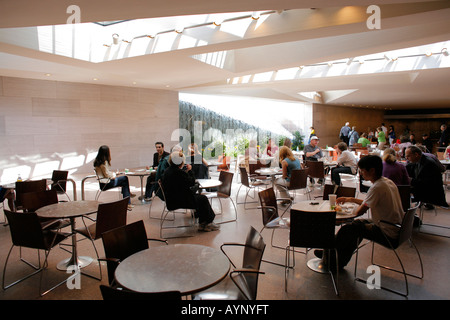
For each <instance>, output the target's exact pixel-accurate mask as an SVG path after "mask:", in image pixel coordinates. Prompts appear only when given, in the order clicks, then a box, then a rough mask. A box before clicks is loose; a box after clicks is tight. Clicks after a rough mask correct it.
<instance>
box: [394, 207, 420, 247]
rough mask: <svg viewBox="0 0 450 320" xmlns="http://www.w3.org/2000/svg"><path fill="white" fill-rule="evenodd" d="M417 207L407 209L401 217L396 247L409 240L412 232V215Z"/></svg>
mask: <svg viewBox="0 0 450 320" xmlns="http://www.w3.org/2000/svg"><path fill="white" fill-rule="evenodd" d="M418 207H419V206H418V205H417V206H415V207H413V208H409V209H408V210H407V211H406V213H405V215H404V216H403V220H402V225H401V227H400V231H399V234H398V243H397V244H396V246H397V247H398V246H399V245H401V244H402V243H404V242H405V241H407V240H409V239H411V236H412V232H413V224H414V215H415V214H416V210H417V208H418Z"/></svg>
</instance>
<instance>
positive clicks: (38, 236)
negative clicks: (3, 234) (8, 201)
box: [3, 210, 49, 250]
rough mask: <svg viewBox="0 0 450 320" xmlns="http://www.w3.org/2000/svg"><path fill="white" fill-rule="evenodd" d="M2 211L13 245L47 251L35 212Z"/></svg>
mask: <svg viewBox="0 0 450 320" xmlns="http://www.w3.org/2000/svg"><path fill="white" fill-rule="evenodd" d="M3 211H4V212H5V216H6V218H7V219H8V224H9V230H10V233H11V240H12V243H13V245H15V246H18V247H27V248H34V249H43V250H46V249H48V247H49V245H48V244H46V243H45V241H44V236H43V231H42V227H41V223H40V222H39V217H38V216H37V214H36V213H35V212H29V213H22V212H13V211H9V210H3Z"/></svg>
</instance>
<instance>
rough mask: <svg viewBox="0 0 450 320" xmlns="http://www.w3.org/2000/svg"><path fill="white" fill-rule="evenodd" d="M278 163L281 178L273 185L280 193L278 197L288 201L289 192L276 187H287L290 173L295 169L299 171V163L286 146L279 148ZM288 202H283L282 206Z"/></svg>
mask: <svg viewBox="0 0 450 320" xmlns="http://www.w3.org/2000/svg"><path fill="white" fill-rule="evenodd" d="M280 163H281V170H282V173H283V174H282V176H281V177H280V178H278V179H277V180H276V181H275V185H276V186H277V188H278V191H279V192H280V195H281V197H282V198H284V199H289V198H290V195H289V192H288V191H287V190H286V189H285V188H281V187H278V186H284V187H289V182H290V178H291V172H292V170H295V169H300V168H301V167H300V161H299V160H298V159H297V158H296V157H295V156H294V154H293V153H292V150H291V149H289V148H288V147H286V146H282V147H281V148H280ZM289 202H290V201H289V200H283V204H287V203H289Z"/></svg>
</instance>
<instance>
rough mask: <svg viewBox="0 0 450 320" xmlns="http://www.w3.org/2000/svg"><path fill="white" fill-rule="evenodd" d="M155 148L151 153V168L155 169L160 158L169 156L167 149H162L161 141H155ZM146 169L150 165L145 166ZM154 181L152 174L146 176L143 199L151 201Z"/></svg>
mask: <svg viewBox="0 0 450 320" xmlns="http://www.w3.org/2000/svg"><path fill="white" fill-rule="evenodd" d="M155 148H156V152H155V153H154V154H153V164H152V168H153V169H155V170H156V169H157V168H158V165H159V163H160V162H161V160H162V159H164V158H165V157H167V156H169V153H168V152H167V151H164V143H162V142H156V143H155ZM147 169H150V167H147ZM155 181H157V180H155V175H154V174H150V175H149V176H148V177H147V183H146V185H145V199H144V200H145V201H151V198H152V193H153V191H154V187H153V185H154V182H155Z"/></svg>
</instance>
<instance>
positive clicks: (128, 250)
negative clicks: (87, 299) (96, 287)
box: [100, 220, 167, 286]
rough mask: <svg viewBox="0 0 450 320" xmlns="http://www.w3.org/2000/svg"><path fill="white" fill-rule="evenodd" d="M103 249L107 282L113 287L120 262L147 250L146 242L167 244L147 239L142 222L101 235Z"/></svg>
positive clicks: (102, 259)
mask: <svg viewBox="0 0 450 320" xmlns="http://www.w3.org/2000/svg"><path fill="white" fill-rule="evenodd" d="M101 237H102V242H103V248H104V251H105V258H101V259H100V260H101V261H106V266H107V269H108V281H109V284H110V286H114V272H115V270H116V268H117V266H118V265H119V263H120V262H121V261H123V260H124V259H125V258H127V257H129V256H130V255H132V254H133V253H136V252H139V251H141V250H145V249H148V248H149V245H148V241H159V242H164V243H165V244H167V241H165V240H161V239H148V238H147V232H146V231H145V225H144V222H143V221H142V220H139V221H136V222H133V223H130V224H127V225H124V226H122V227H119V228H115V229H112V230H109V231H106V232H104V233H102V235H101Z"/></svg>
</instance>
